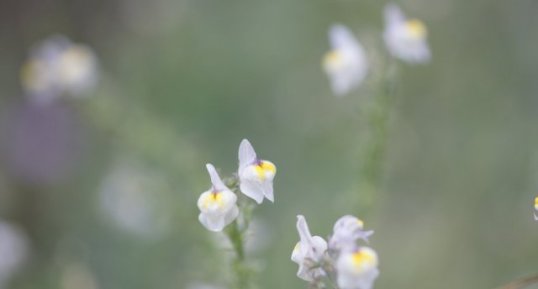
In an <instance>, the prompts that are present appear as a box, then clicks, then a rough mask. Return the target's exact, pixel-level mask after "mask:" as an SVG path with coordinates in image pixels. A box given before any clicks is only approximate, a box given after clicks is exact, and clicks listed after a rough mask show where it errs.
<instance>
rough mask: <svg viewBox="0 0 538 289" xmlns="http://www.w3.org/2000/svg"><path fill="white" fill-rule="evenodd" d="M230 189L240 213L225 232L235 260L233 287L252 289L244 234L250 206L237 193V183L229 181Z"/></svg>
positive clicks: (233, 263)
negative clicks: (235, 195) (234, 195)
mask: <svg viewBox="0 0 538 289" xmlns="http://www.w3.org/2000/svg"><path fill="white" fill-rule="evenodd" d="M230 185H231V186H230V188H231V190H232V191H234V192H236V194H237V195H238V197H239V200H238V206H239V211H240V212H241V213H240V215H239V217H238V218H237V219H236V220H235V221H233V222H232V223H231V224H230V225H229V226H228V227H227V228H226V230H225V232H226V235H227V236H228V239H229V240H230V243H231V244H232V247H233V251H234V253H235V259H234V260H233V262H232V271H233V273H234V275H235V276H234V277H235V286H234V287H233V288H237V289H249V288H252V276H253V269H252V268H250V267H249V265H248V264H247V260H246V255H245V234H246V232H247V229H248V227H249V225H250V219H251V215H252V206H251V204H250V203H249V202H248V200H246V199H245V198H244V197H243V196H242V194H241V193H240V192H239V188H238V183H237V182H236V181H234V180H231V181H230Z"/></svg>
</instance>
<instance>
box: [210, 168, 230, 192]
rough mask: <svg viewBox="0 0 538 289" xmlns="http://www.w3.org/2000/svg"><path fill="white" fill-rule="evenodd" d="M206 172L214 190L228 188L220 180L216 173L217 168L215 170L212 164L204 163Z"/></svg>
mask: <svg viewBox="0 0 538 289" xmlns="http://www.w3.org/2000/svg"><path fill="white" fill-rule="evenodd" d="M206 168H207V172H208V173H209V177H210V178H211V184H213V188H214V189H215V190H216V191H219V192H220V191H224V190H228V191H229V190H230V189H228V187H226V185H225V184H224V183H223V182H222V180H221V178H220V176H219V174H218V173H217V170H215V167H214V166H213V165H212V164H206Z"/></svg>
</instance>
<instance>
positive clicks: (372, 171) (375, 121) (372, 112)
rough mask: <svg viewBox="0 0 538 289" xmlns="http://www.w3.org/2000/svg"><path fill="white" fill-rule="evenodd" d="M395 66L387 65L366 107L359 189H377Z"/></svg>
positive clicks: (386, 136)
mask: <svg viewBox="0 0 538 289" xmlns="http://www.w3.org/2000/svg"><path fill="white" fill-rule="evenodd" d="M395 70H396V67H395V64H394V63H392V62H391V63H390V64H388V65H387V68H386V70H385V73H384V75H383V76H382V78H381V80H380V89H379V93H378V94H377V95H376V96H375V98H374V99H373V103H371V104H370V105H369V106H368V107H367V111H366V119H367V122H368V125H369V130H368V134H369V135H368V140H369V141H368V143H367V144H366V145H365V148H364V150H363V153H362V155H361V158H362V159H363V165H362V168H361V172H360V174H361V175H360V181H361V189H366V190H368V191H373V192H375V191H376V190H377V189H378V186H379V182H380V179H381V174H382V167H383V161H384V158H385V152H386V146H387V139H388V122H389V119H390V110H391V108H392V99H393V97H394V92H395V80H396V71H395Z"/></svg>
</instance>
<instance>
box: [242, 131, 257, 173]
mask: <svg viewBox="0 0 538 289" xmlns="http://www.w3.org/2000/svg"><path fill="white" fill-rule="evenodd" d="M238 155H239V169H240V170H241V168H243V167H245V166H248V165H251V164H253V163H255V162H256V152H255V151H254V148H253V147H252V145H251V144H250V142H249V141H248V140H247V139H243V140H242V141H241V144H239V153H238Z"/></svg>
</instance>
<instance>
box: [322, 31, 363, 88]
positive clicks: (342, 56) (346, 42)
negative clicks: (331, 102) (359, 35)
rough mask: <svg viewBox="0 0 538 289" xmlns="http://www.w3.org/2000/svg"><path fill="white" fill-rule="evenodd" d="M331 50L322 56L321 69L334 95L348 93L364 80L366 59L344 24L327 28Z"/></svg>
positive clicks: (359, 45) (357, 42) (361, 48)
mask: <svg viewBox="0 0 538 289" xmlns="http://www.w3.org/2000/svg"><path fill="white" fill-rule="evenodd" d="M329 42H330V44H331V50H330V51H329V52H327V53H326V54H325V56H324V57H323V69H324V70H325V73H327V76H328V77H329V80H330V83H331V88H332V91H333V93H334V94H335V95H336V96H343V95H345V94H348V93H349V92H350V91H351V90H352V89H354V88H356V87H357V86H359V85H360V84H361V82H362V81H363V80H364V78H365V76H366V73H367V72H368V61H367V59H366V55H365V52H364V49H363V47H362V45H361V44H360V43H359V41H358V40H357V39H356V38H355V36H353V33H352V32H351V31H350V30H349V29H348V28H347V27H345V26H343V25H340V24H336V25H333V26H332V27H331V28H330V30H329Z"/></svg>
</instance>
